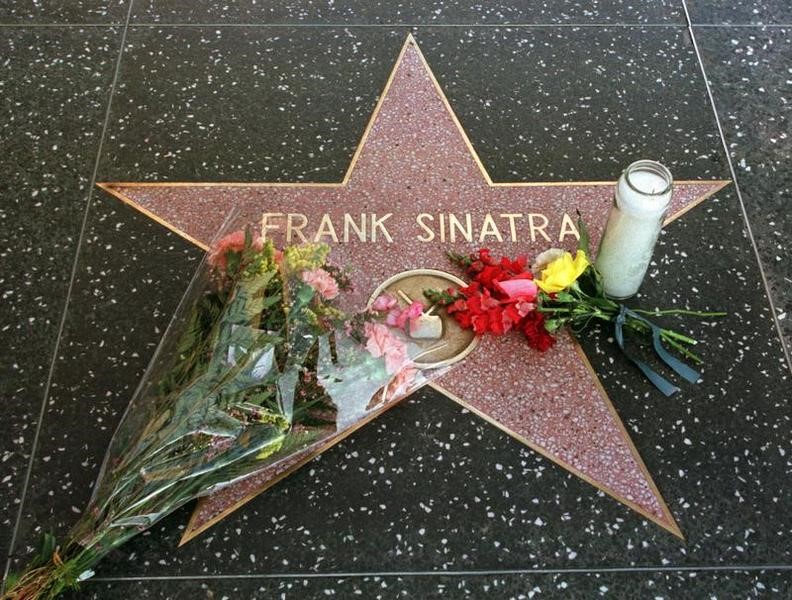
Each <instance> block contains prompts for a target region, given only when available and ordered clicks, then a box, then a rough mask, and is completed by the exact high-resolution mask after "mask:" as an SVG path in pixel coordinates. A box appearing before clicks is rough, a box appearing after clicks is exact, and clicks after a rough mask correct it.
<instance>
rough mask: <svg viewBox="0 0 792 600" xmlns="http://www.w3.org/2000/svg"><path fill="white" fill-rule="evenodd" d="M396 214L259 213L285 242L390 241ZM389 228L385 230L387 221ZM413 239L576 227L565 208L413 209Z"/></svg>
mask: <svg viewBox="0 0 792 600" xmlns="http://www.w3.org/2000/svg"><path fill="white" fill-rule="evenodd" d="M400 217H401V216H400V215H399V216H394V214H393V213H384V214H378V213H343V214H338V215H330V214H328V213H325V214H323V215H321V217H319V216H318V215H317V216H315V217H314V216H309V215H306V214H304V213H276V212H265V213H263V214H262V215H261V237H262V238H264V239H265V240H266V239H268V238H273V237H277V238H279V240H280V241H285V242H286V243H287V244H290V243H301V242H325V243H341V244H343V243H350V242H370V243H377V244H379V243H392V242H393V241H394V239H393V235H391V231H397V230H398V231H399V232H402V231H407V230H408V229H405V228H403V227H399V228H396V227H393V224H394V220H395V219H398V218H400ZM389 225H390V226H391V229H390V230H389V229H388V226H389ZM414 225H415V239H417V240H418V241H420V242H427V243H428V242H435V243H438V242H439V243H444V242H451V243H453V242H479V243H481V242H496V241H497V242H504V241H506V242H536V241H540V242H541V241H542V240H544V241H547V242H563V241H564V240H565V239H566V238H567V237H568V236H572V237H574V238H575V239H580V232H579V231H578V229H577V227H576V226H575V222H574V220H573V219H572V217H571V216H570V215H569V214H568V213H563V214H562V215H561V217H560V218H555V219H550V218H548V217H547V215H545V214H543V213H521V212H513V213H486V214H484V215H471V213H467V212H465V213H444V212H440V213H418V214H417V215H415V218H414Z"/></svg>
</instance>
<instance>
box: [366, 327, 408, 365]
mask: <svg viewBox="0 0 792 600" xmlns="http://www.w3.org/2000/svg"><path fill="white" fill-rule="evenodd" d="M363 327H364V331H365V334H366V337H367V338H368V340H367V341H366V350H368V351H369V353H370V354H371V356H373V357H374V358H380V357H382V358H384V359H385V370H386V371H387V372H388V373H391V374H393V373H397V372H398V371H400V370H401V369H402V368H404V367H405V366H406V365H407V364H408V362H409V359H408V358H407V346H406V345H405V344H404V342H402V341H401V340H400V339H399V338H397V337H396V336H394V335H393V334H392V333H391V330H390V329H389V328H388V326H387V325H383V324H382V323H371V322H367V323H366V324H365V325H364V326H363Z"/></svg>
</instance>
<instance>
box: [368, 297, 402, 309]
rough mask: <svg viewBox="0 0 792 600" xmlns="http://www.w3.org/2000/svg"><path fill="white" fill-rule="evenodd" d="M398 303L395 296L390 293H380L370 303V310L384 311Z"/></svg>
mask: <svg viewBox="0 0 792 600" xmlns="http://www.w3.org/2000/svg"><path fill="white" fill-rule="evenodd" d="M397 304H398V301H397V300H396V298H394V297H393V296H391V295H390V294H381V295H379V296H377V299H376V300H374V302H372V303H371V310H373V311H376V312H386V311H389V310H390V309H392V308H393V307H394V306H396V305H397Z"/></svg>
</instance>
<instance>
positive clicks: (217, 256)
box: [209, 229, 264, 271]
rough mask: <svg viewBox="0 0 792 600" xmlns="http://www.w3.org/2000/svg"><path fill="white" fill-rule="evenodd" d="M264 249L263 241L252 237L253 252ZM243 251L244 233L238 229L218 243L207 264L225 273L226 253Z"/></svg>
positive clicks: (226, 264)
mask: <svg viewBox="0 0 792 600" xmlns="http://www.w3.org/2000/svg"><path fill="white" fill-rule="evenodd" d="M263 247H264V240H263V239H262V238H260V237H258V236H254V237H253V241H252V248H253V249H254V250H257V251H258V250H261V249H262V248H263ZM244 249H245V232H244V230H242V229H240V230H239V231H235V232H233V233H229V234H228V235H227V236H225V237H224V238H221V239H220V241H219V242H217V244H216V245H215V247H214V250H212V253H211V254H210V255H209V264H210V265H212V266H213V267H215V268H217V269H220V270H221V271H225V270H226V267H227V266H228V253H229V252H242V250H244Z"/></svg>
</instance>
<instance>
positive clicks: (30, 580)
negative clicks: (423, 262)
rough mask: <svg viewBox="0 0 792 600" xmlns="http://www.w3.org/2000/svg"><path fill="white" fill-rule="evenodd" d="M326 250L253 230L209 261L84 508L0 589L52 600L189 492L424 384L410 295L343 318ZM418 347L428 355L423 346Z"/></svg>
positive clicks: (11, 595)
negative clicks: (62, 536) (277, 243)
mask: <svg viewBox="0 0 792 600" xmlns="http://www.w3.org/2000/svg"><path fill="white" fill-rule="evenodd" d="M328 252H329V249H328V247H327V246H324V245H321V244H307V245H303V246H293V247H289V248H285V249H284V250H283V251H282V252H281V251H278V250H276V249H275V248H274V247H273V246H272V245H271V244H270V243H263V242H262V240H261V239H260V238H257V237H256V236H254V235H253V234H252V233H251V232H250V231H241V230H240V231H236V232H234V233H231V234H230V235H227V236H226V237H224V238H222V239H221V240H220V241H219V242H218V243H217V244H216V245H215V247H214V250H213V251H212V252H211V254H209V256H208V257H207V259H205V261H204V263H203V264H202V266H201V267H200V268H199V270H198V272H197V274H196V276H195V278H194V279H193V281H192V283H191V285H190V288H189V290H188V292H187V294H186V295H185V296H184V299H183V300H182V303H181V305H180V307H179V309H178V310H177V313H176V316H175V317H174V319H173V321H172V322H171V324H170V326H169V328H168V330H167V332H166V334H165V335H164V337H163V341H162V343H161V344H160V346H159V348H158V349H157V351H156V353H155V355H154V357H153V359H152V361H151V363H150V365H149V367H148V369H147V371H146V373H145V375H144V377H143V379H142V382H141V384H140V386H139V387H138V389H137V390H136V392H135V394H134V396H133V398H132V400H131V402H130V404H129V406H128V408H127V410H126V412H125V414H124V416H123V418H122V420H121V423H120V425H119V427H118V429H117V430H116V432H115V434H114V436H113V439H112V442H111V444H110V447H109V449H108V452H107V455H106V457H105V460H104V464H103V466H102V469H101V471H100V474H99V477H98V479H97V482H96V484H95V487H94V492H93V496H92V498H91V500H90V503H89V506H88V508H87V509H86V510H85V511H84V513H83V515H82V517H81V519H80V520H79V522H78V523H77V524H76V525H75V526H74V527H73V528H72V529H71V531H70V532H69V534H68V539H67V540H66V541H65V542H63V543H61V544H58V543H57V542H56V541H55V539H54V538H53V537H52V536H49V535H48V536H45V539H44V545H43V548H42V550H41V552H40V554H39V555H38V556H37V557H36V559H34V560H33V561H32V562H31V563H30V564H29V565H28V567H27V569H26V571H25V572H24V573H23V574H22V575H21V577H19V578H17V579H16V580H11V581H9V586H8V591H7V592H6V593H5V594H4V595H3V599H4V600H11V599H14V600H23V599H24V600H27V599H37V598H54V597H56V596H57V595H58V594H60V593H61V592H62V591H64V590H66V589H69V588H74V587H76V586H77V585H78V584H79V582H81V581H83V580H85V579H87V578H89V577H91V576H92V575H93V569H94V567H95V565H96V564H97V563H98V562H99V561H100V560H101V559H102V558H103V557H104V556H105V555H106V554H107V553H108V552H110V551H111V550H113V549H114V548H117V547H118V546H119V545H121V544H123V543H124V542H126V541H127V540H129V539H130V538H132V537H133V536H135V535H137V534H138V533H140V532H142V531H143V530H145V529H146V528H148V527H151V526H152V525H153V524H154V523H156V522H157V521H158V520H159V519H161V518H163V517H164V516H166V515H168V514H169V513H171V512H173V511H174V510H176V509H177V508H179V507H180V506H182V505H184V504H185V503H187V502H189V501H191V500H193V499H195V498H197V497H200V496H203V495H207V494H211V493H212V492H213V491H215V490H218V489H220V488H222V487H223V486H227V485H229V484H230V483H233V482H236V481H238V480H240V479H241V478H244V477H247V476H249V475H251V474H253V473H254V472H257V471H259V470H261V469H263V468H266V467H271V466H273V465H275V464H276V463H278V462H279V461H282V460H285V459H287V458H288V457H290V456H293V455H294V454H295V453H298V452H301V451H304V450H305V449H306V448H308V447H309V446H310V445H311V444H317V443H320V442H321V440H323V439H325V438H328V437H330V436H332V435H335V434H337V433H338V432H340V431H343V430H344V429H346V428H349V427H351V426H353V425H354V424H356V423H358V422H360V421H361V420H362V419H364V418H365V417H366V416H367V415H370V414H371V412H372V411H375V410H378V409H381V408H382V407H383V406H384V405H385V404H387V403H389V402H395V401H396V400H398V399H400V398H402V397H404V396H406V395H407V394H409V393H410V392H411V391H413V390H415V389H416V388H417V387H419V386H421V385H423V384H424V383H426V382H427V381H428V377H429V376H430V375H429V373H428V372H427V371H426V370H422V369H418V368H416V367H415V365H414V364H413V361H414V359H417V358H419V357H420V354H421V350H420V349H419V347H418V346H417V345H415V344H414V343H412V342H411V340H410V338H409V336H408V335H407V333H406V332H407V330H408V329H409V328H410V326H411V325H412V324H414V322H415V321H416V320H417V319H419V318H420V315H421V312H422V311H421V309H420V308H419V307H418V305H415V306H413V305H410V306H409V307H407V308H402V305H401V304H399V303H398V302H397V301H396V300H395V299H393V298H390V297H382V298H377V299H376V300H375V301H374V302H373V303H372V306H371V308H369V309H367V310H366V311H364V312H361V313H358V314H354V315H346V314H344V313H343V312H342V311H340V310H339V309H338V308H337V307H336V305H335V301H336V299H337V298H338V297H339V295H340V294H342V293H343V291H344V290H345V288H346V287H347V285H348V281H347V278H346V277H345V275H344V273H343V272H342V271H341V270H340V269H338V268H335V267H333V266H330V265H329V264H328V262H327V258H328ZM423 352H426V350H424V351H423Z"/></svg>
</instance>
